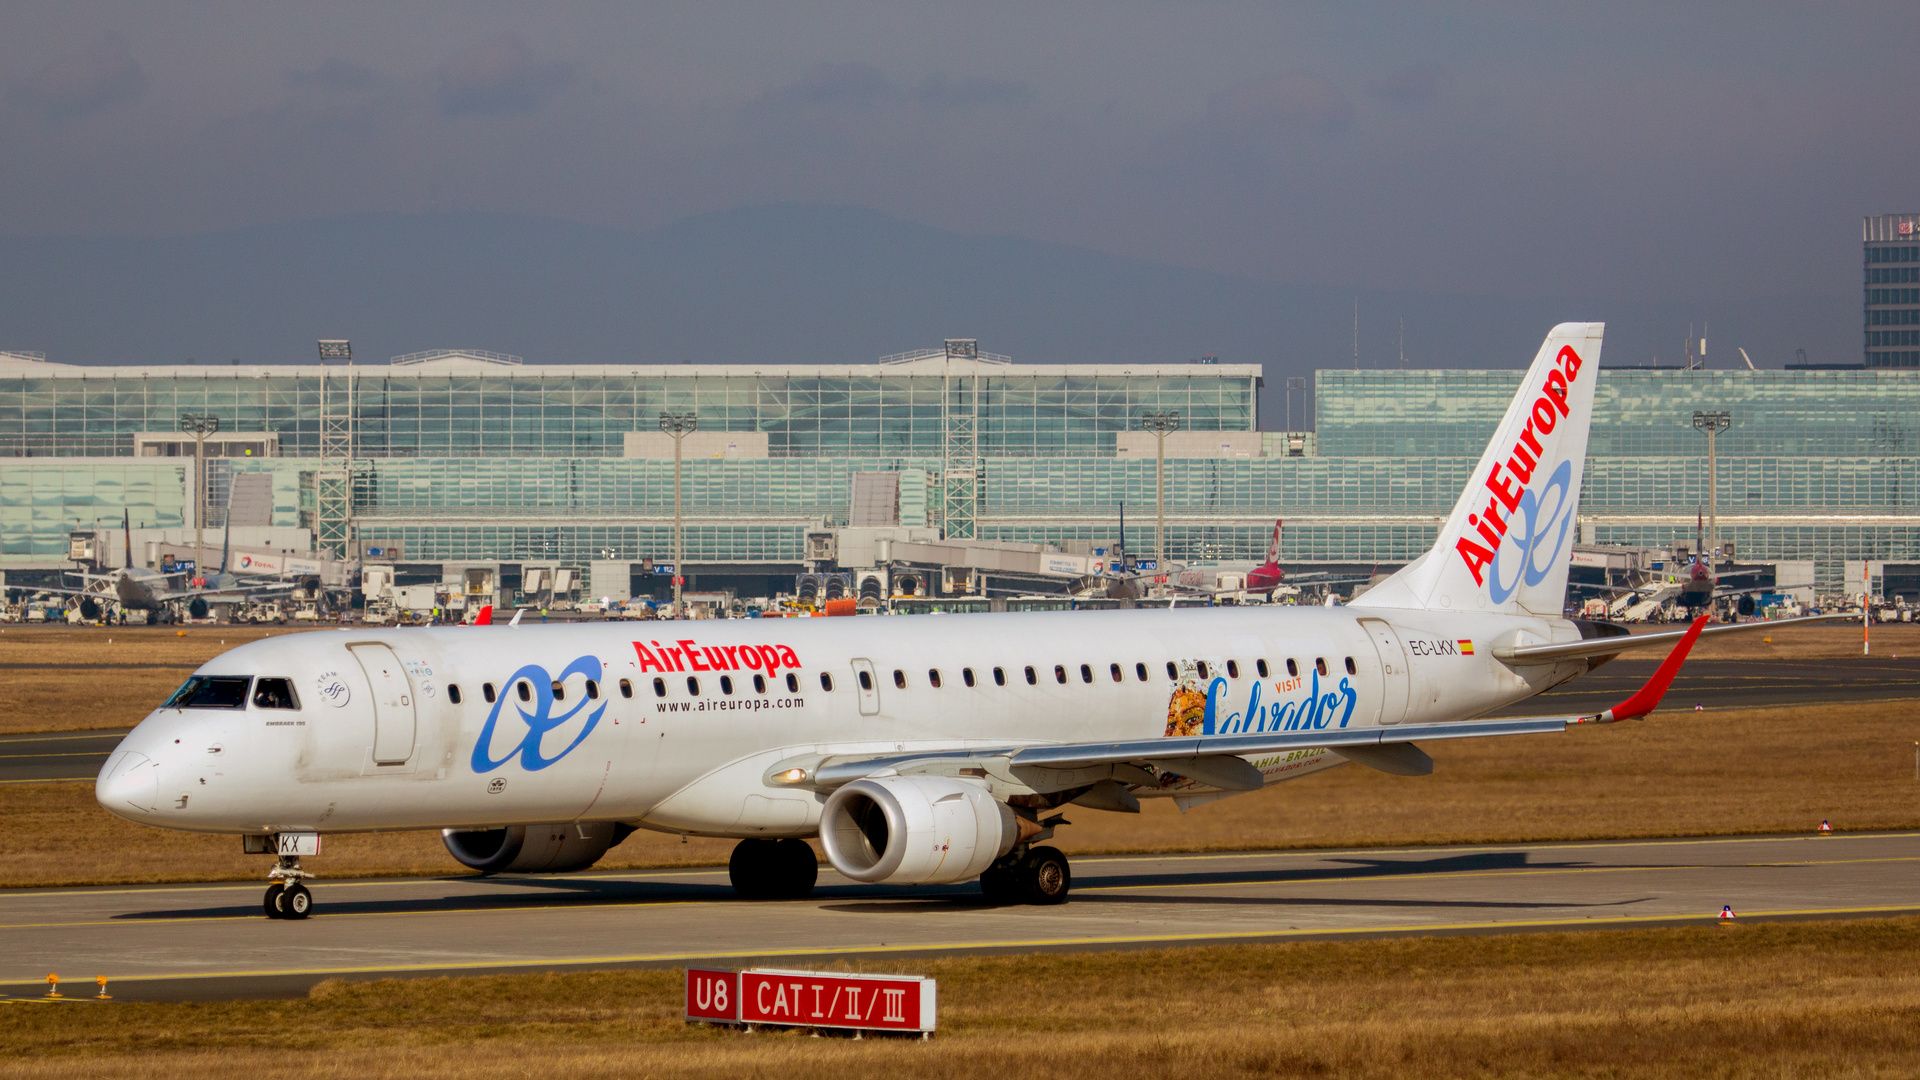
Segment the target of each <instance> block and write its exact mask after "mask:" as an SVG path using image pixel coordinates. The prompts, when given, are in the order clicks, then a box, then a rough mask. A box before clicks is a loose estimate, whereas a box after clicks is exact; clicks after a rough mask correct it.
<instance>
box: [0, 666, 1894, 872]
mask: <svg viewBox="0 0 1920 1080" xmlns="http://www.w3.org/2000/svg"><path fill="white" fill-rule="evenodd" d="M1916 739H1920V701H1912V702H1890V703H1871V704H1857V705H1839V706H1831V707H1796V708H1782V709H1750V710H1738V711H1728V712H1717V713H1716V712H1706V713H1695V712H1690V711H1663V712H1661V713H1657V714H1655V716H1654V717H1653V718H1651V719H1649V720H1643V721H1637V722H1632V723H1626V724H1617V725H1610V726H1607V727H1600V728H1578V729H1575V730H1573V731H1571V732H1568V733H1567V734H1564V735H1538V736H1520V737H1515V738H1507V739H1483V740H1471V741H1465V742H1460V743H1434V744H1430V745H1429V746H1428V749H1429V751H1430V752H1431V753H1432V754H1433V757H1434V774H1433V775H1432V776H1425V777H1403V776H1388V775H1386V774H1384V773H1378V772H1374V771H1373V770H1371V769H1367V768H1363V767H1361V766H1358V765H1349V766H1346V767H1344V768H1339V769H1334V770H1331V771H1329V772H1326V773H1322V774H1319V775H1315V776H1309V777H1305V778H1303V779H1300V780H1295V781H1291V782H1288V783H1285V784H1280V785H1278V786H1276V787H1272V788H1268V789H1266V790H1264V791H1259V792H1252V793H1249V794H1247V795H1242V796H1237V797H1235V798H1231V799H1225V800H1222V801H1220V802H1216V803H1210V804H1207V805H1204V806H1198V807H1195V808H1194V809H1193V810H1192V811H1190V812H1188V813H1186V814H1181V813H1180V812H1179V811H1178V810H1177V809H1176V808H1175V807H1174V806H1173V805H1172V804H1171V803H1170V802H1169V801H1168V800H1164V799H1150V800H1145V802H1146V810H1145V812H1144V813H1142V814H1139V815H1137V816H1136V815H1132V814H1113V813H1105V812H1102V811H1097V810H1086V809H1082V808H1079V807H1069V808H1068V817H1069V818H1070V819H1071V820H1072V821H1073V823H1074V824H1073V825H1071V826H1070V827H1067V828H1064V829H1062V830H1060V833H1059V836H1058V838H1057V840H1056V843H1058V844H1059V846H1060V847H1061V848H1063V849H1064V850H1066V851H1068V852H1069V853H1077V854H1091V853H1096V852H1120V851H1186V850H1195V849H1200V850H1206V849H1215V850H1219V849H1260V848H1290V847H1347V846H1363V845H1377V844H1442V843H1468V842H1518V841H1539V840H1560V839H1582V838H1601V837H1607V838H1616V837H1632V836H1688V835H1713V834H1735V833H1776V832H1786V833H1793V832H1808V831H1811V830H1812V829H1814V828H1815V827H1816V826H1818V825H1819V823H1820V822H1821V820H1823V819H1826V820H1830V821H1832V822H1833V825H1834V827H1835V828H1836V829H1840V830H1843V831H1845V830H1858V829H1910V828H1920V783H1916V782H1915V780H1914V771H1913V770H1914V746H1913V744H1914V742H1915V740H1916ZM731 847H732V845H731V844H730V843H729V842H726V841H719V840H698V839H696V840H693V841H691V842H689V843H684V844H683V843H681V842H680V840H679V839H678V838H677V837H673V836H665V835H662V834H659V833H651V832H644V831H643V832H639V833H635V834H634V835H633V836H632V837H630V838H629V839H628V840H627V841H626V843H624V844H622V845H621V846H620V847H617V848H615V849H614V850H613V851H612V852H611V853H609V855H608V857H607V858H606V859H605V860H603V861H602V862H601V863H600V868H602V869H625V868H634V867H644V866H669V865H687V864H715V863H724V862H725V861H726V856H727V853H728V852H729V851H730V850H731ZM239 849H240V844H239V841H238V840H236V839H235V838H233V837H224V836H195V835H189V834H185V833H175V832H167V831H163V830H159V829H152V828H146V827H144V826H139V825H134V824H132V823H130V822H126V821H123V820H121V819H119V818H116V817H113V816H111V815H109V814H107V813H106V812H105V811H103V810H101V809H100V808H99V806H98V805H97V804H96V803H95V802H94V800H93V789H92V785H90V784H15V785H7V786H0V886H21V885H52V884H82V883H103V882H117V881H208V880H222V879H241V880H245V879H251V878H258V877H261V876H262V875H264V874H265V872H266V869H267V864H268V860H265V859H263V858H261V857H259V856H253V857H248V856H243V855H241V854H240V850H239ZM309 865H310V866H311V868H312V869H314V870H315V871H317V872H319V873H320V874H322V875H324V876H326V877H334V878H339V877H350V876H361V875H392V874H443V873H454V872H464V871H463V870H462V868H461V867H460V866H459V865H458V864H457V863H455V862H454V861H453V859H452V858H451V857H450V856H448V855H447V854H446V851H445V850H444V848H442V846H441V844H440V839H439V837H438V835H437V834H434V833H420V832H412V833H390V834H384V835H363V836H346V835H337V836H330V837H328V839H327V847H326V853H325V854H324V855H323V856H321V857H320V858H318V859H314V860H312V861H311V862H310V863H309Z"/></svg>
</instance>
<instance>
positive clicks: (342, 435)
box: [314, 340, 354, 559]
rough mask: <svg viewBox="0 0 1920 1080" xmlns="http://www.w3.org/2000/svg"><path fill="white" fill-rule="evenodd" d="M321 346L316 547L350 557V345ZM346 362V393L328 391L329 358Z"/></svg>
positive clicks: (334, 342) (338, 342) (329, 343)
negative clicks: (317, 531)
mask: <svg viewBox="0 0 1920 1080" xmlns="http://www.w3.org/2000/svg"><path fill="white" fill-rule="evenodd" d="M319 346H320V469H319V471H318V472H316V473H315V474H314V501H315V504H316V505H315V511H316V517H317V518H318V524H319V535H318V537H317V540H318V543H316V544H315V547H316V548H318V549H319V550H321V551H323V552H330V553H332V555H333V556H334V557H335V558H338V559H346V558H349V557H350V552H351V549H352V547H353V409H354V400H353V345H352V343H351V342H347V341H342V340H328V341H322V342H319ZM332 360H339V361H345V362H346V365H347V380H346V381H347V385H346V393H345V395H344V396H343V395H340V394H335V393H333V392H331V388H330V387H329V385H328V384H329V383H331V382H332V380H331V379H330V378H329V377H328V373H327V363H328V361H332Z"/></svg>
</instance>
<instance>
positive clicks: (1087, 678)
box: [1080, 664, 1093, 683]
mask: <svg viewBox="0 0 1920 1080" xmlns="http://www.w3.org/2000/svg"><path fill="white" fill-rule="evenodd" d="M1080 681H1081V682H1083V683H1090V682H1092V681H1093V665H1091V664H1081V665H1080Z"/></svg>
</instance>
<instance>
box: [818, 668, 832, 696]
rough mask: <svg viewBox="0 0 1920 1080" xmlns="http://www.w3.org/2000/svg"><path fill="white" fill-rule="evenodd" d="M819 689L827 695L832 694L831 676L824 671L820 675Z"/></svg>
mask: <svg viewBox="0 0 1920 1080" xmlns="http://www.w3.org/2000/svg"><path fill="white" fill-rule="evenodd" d="M820 689H822V690H825V691H826V692H827V693H829V694H831V693H833V676H831V675H829V674H827V673H826V672H824V671H823V672H821V673H820Z"/></svg>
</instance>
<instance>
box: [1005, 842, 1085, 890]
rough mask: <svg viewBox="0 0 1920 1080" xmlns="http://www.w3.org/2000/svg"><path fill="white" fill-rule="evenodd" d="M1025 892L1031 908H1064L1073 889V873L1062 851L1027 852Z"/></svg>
mask: <svg viewBox="0 0 1920 1080" xmlns="http://www.w3.org/2000/svg"><path fill="white" fill-rule="evenodd" d="M1018 872H1019V875H1020V877H1019V880H1020V887H1021V891H1022V892H1024V893H1025V894H1026V896H1025V900H1026V902H1027V903H1029V904H1064V903H1066V902H1067V892H1068V890H1070V889H1071V888H1073V871H1072V870H1071V869H1070V868H1069V867H1068V866H1067V857H1066V856H1065V855H1063V854H1061V853H1060V849H1059V848H1051V847H1037V848H1034V849H1033V850H1032V851H1029V852H1027V857H1026V858H1025V859H1024V860H1022V861H1021V863H1020V869H1019V871H1018Z"/></svg>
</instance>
